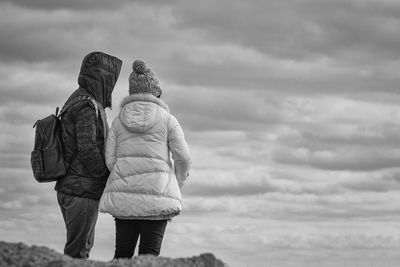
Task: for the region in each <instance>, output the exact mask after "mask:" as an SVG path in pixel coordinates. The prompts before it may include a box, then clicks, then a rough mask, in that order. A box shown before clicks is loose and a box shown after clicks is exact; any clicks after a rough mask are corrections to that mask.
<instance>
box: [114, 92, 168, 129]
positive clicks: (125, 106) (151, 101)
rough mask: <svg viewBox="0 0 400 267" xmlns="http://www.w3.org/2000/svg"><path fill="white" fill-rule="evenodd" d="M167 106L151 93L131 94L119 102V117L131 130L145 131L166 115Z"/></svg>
mask: <svg viewBox="0 0 400 267" xmlns="http://www.w3.org/2000/svg"><path fill="white" fill-rule="evenodd" d="M169 113H170V112H169V108H168V106H167V104H165V102H164V101H162V100H161V99H160V98H157V97H155V96H153V95H152V94H132V95H129V96H127V97H125V98H124V99H123V100H122V102H121V111H120V113H119V118H120V120H121V123H122V124H123V125H124V126H125V127H126V128H127V129H128V130H129V131H131V132H139V133H140V132H146V131H147V130H148V129H150V128H152V127H153V126H154V125H155V124H157V122H159V121H160V120H161V119H162V118H163V117H164V116H166V115H168V114H169Z"/></svg>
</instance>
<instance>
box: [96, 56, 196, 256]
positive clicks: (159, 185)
mask: <svg viewBox="0 0 400 267" xmlns="http://www.w3.org/2000/svg"><path fill="white" fill-rule="evenodd" d="M132 68H133V72H132V73H131V75H130V76H129V96H127V97H125V98H124V99H123V101H122V104H121V111H120V113H119V116H117V117H116V118H115V119H114V121H113V123H112V126H111V128H110V132H109V136H108V139H107V143H106V164H107V167H108V168H109V170H110V172H111V173H110V176H109V178H108V181H107V185H106V188H105V190H104V193H103V195H102V197H101V200H100V211H101V212H106V213H110V214H111V215H113V216H114V217H115V227H116V241H115V255H114V258H131V257H132V256H133V254H134V250H135V247H136V243H137V240H138V238H139V236H140V244H139V254H153V255H156V256H158V255H159V254H160V249H161V243H162V239H163V236H164V232H165V228H166V225H167V221H168V220H170V219H171V218H172V217H174V216H176V215H178V214H179V213H180V211H181V193H180V188H181V187H182V186H183V184H184V182H185V180H186V178H187V177H188V176H189V168H190V154H189V148H188V145H187V143H186V141H185V138H184V134H183V131H182V128H181V126H180V125H179V122H178V121H177V119H176V118H175V117H174V116H172V115H171V114H170V112H169V108H168V106H167V105H166V104H165V103H164V102H163V101H162V100H161V99H160V96H161V93H162V91H161V88H160V86H159V82H158V80H157V78H156V76H155V74H154V73H153V72H152V71H151V70H150V69H148V68H147V67H146V65H145V63H144V62H143V61H141V60H136V61H135V62H134V63H133V65H132ZM170 154H171V155H172V159H173V162H174V166H172V163H171V160H170Z"/></svg>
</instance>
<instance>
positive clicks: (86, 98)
mask: <svg viewBox="0 0 400 267" xmlns="http://www.w3.org/2000/svg"><path fill="white" fill-rule="evenodd" d="M82 101H89V102H90V103H92V105H93V106H94V109H95V110H96V116H97V117H98V116H99V108H98V106H97V104H96V101H95V100H94V99H93V98H91V97H90V96H85V95H81V96H78V97H75V98H74V99H72V101H70V102H69V103H68V104H65V105H64V106H63V108H62V109H61V112H60V114H57V110H56V116H57V117H58V118H60V117H61V116H62V115H63V114H64V113H65V112H67V110H68V109H69V108H70V107H72V106H73V105H75V104H77V103H79V102H82Z"/></svg>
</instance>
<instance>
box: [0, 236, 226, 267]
mask: <svg viewBox="0 0 400 267" xmlns="http://www.w3.org/2000/svg"><path fill="white" fill-rule="evenodd" d="M78 266H84V267H119V266H122V267H128V266H129V267H139V266H140V267H161V266H167V267H172V266H173V267H181V266H189V267H223V266H227V265H226V264H225V263H223V262H222V261H221V260H219V259H217V258H216V257H215V256H214V255H213V254H210V253H207V254H201V255H200V256H194V257H191V258H177V259H171V258H165V257H155V256H150V255H141V256H136V257H134V258H132V259H130V260H128V259H125V260H118V261H112V262H101V261H92V260H87V261H85V260H78V259H73V258H71V257H68V256H65V255H62V254H60V253H58V252H56V251H54V250H51V249H49V248H46V247H40V246H27V245H25V244H23V243H7V242H2V241H0V267H78Z"/></svg>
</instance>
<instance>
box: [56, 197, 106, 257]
mask: <svg viewBox="0 0 400 267" xmlns="http://www.w3.org/2000/svg"><path fill="white" fill-rule="evenodd" d="M57 200H58V204H59V205H60V208H61V213H62V215H63V218H64V222H65V227H66V229H67V242H66V244H65V247H64V254H66V255H68V256H71V257H73V258H83V259H87V258H88V257H89V253H90V250H91V249H92V247H93V242H94V228H95V226H96V221H97V216H98V208H99V200H94V199H90V198H81V197H76V196H72V195H67V194H64V193H62V192H57Z"/></svg>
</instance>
